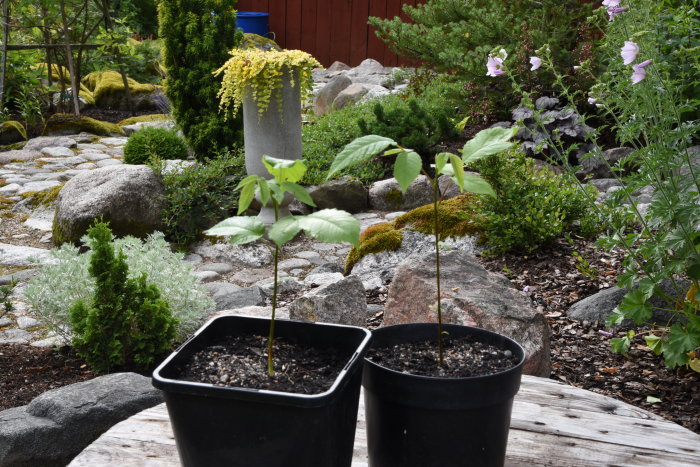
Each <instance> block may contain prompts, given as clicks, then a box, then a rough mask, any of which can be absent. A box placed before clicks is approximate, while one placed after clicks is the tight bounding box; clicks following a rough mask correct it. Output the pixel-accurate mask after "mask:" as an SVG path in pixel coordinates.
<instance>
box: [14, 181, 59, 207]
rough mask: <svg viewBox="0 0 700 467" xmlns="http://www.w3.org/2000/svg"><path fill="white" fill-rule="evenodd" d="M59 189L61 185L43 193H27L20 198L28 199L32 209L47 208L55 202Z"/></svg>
mask: <svg viewBox="0 0 700 467" xmlns="http://www.w3.org/2000/svg"><path fill="white" fill-rule="evenodd" d="M61 188H63V185H57V186H55V187H53V188H49V189H48V190H44V191H27V192H25V193H22V194H21V195H20V196H21V197H22V198H24V199H27V198H30V200H29V204H30V205H31V206H32V207H39V206H49V205H50V204H52V203H54V202H56V199H57V198H58V194H59V193H60V192H61Z"/></svg>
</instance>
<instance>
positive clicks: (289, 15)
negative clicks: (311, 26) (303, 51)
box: [284, 0, 301, 49]
mask: <svg viewBox="0 0 700 467" xmlns="http://www.w3.org/2000/svg"><path fill="white" fill-rule="evenodd" d="M285 18H286V33H285V36H284V40H285V44H286V45H285V48H287V49H299V48H300V47H301V0H287V12H286V17H285Z"/></svg>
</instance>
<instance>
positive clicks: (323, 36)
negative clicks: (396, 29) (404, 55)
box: [236, 0, 425, 66]
mask: <svg viewBox="0 0 700 467" xmlns="http://www.w3.org/2000/svg"><path fill="white" fill-rule="evenodd" d="M423 1H425V0H239V2H238V5H237V6H236V8H237V9H238V10H239V11H260V12H264V13H269V14H270V18H269V26H270V31H271V32H273V33H274V38H275V40H276V41H277V43H278V44H280V45H281V46H282V47H284V48H287V49H301V50H304V51H306V52H309V53H310V54H311V55H313V56H314V57H316V58H317V59H318V61H320V62H321V63H322V64H323V65H324V66H329V65H330V64H331V63H333V62H334V61H336V60H338V61H341V62H344V63H347V64H348V65H350V66H356V65H358V64H359V63H360V62H361V61H362V60H364V59H365V58H374V59H375V60H378V61H380V62H382V64H383V65H386V66H395V65H396V64H397V63H406V62H405V61H402V60H400V59H399V57H397V56H396V54H394V53H393V52H391V51H390V50H389V49H388V47H386V46H385V45H384V43H383V42H382V41H380V40H379V39H377V37H376V36H375V34H374V28H370V27H369V25H367V18H368V17H369V16H378V17H380V18H393V17H394V16H398V15H399V13H400V11H401V6H402V4H404V3H408V4H411V5H414V4H416V3H417V2H423Z"/></svg>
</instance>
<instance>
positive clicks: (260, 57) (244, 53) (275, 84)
mask: <svg viewBox="0 0 700 467" xmlns="http://www.w3.org/2000/svg"><path fill="white" fill-rule="evenodd" d="M229 53H230V55H231V58H229V59H228V61H227V62H226V63H224V65H223V66H222V67H221V68H219V69H218V70H216V71H215V72H214V75H215V76H219V75H220V74H222V73H223V75H224V77H223V81H222V83H221V89H220V90H219V93H218V95H217V97H219V99H220V108H221V109H224V110H227V109H229V108H230V107H231V106H233V109H232V110H233V114H234V115H235V114H236V113H237V112H238V109H240V107H241V104H242V103H243V100H244V99H245V98H246V97H248V96H252V98H253V99H254V100H255V102H256V103H257V105H258V115H259V116H262V114H263V113H264V112H265V110H267V108H268V107H269V106H270V100H271V99H272V95H273V93H274V92H275V91H276V90H277V89H280V88H282V75H283V73H284V72H285V71H287V72H290V73H289V76H290V78H291V84H292V86H295V85H296V84H295V80H297V81H298V85H299V87H300V90H301V98H302V100H304V99H305V98H306V97H308V96H309V94H310V93H311V87H312V83H313V81H312V76H311V71H312V70H313V69H314V68H319V67H321V64H320V63H319V62H318V61H317V60H316V59H315V58H314V57H312V56H311V55H309V54H308V53H306V52H303V51H301V50H260V49H233V50H231V51H230V52H229ZM285 69H286V70H285Z"/></svg>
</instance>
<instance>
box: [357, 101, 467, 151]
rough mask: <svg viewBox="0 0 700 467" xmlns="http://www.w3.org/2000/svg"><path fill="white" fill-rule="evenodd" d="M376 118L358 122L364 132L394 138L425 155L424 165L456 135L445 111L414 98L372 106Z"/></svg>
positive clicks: (363, 119) (364, 133) (361, 119)
mask: <svg viewBox="0 0 700 467" xmlns="http://www.w3.org/2000/svg"><path fill="white" fill-rule="evenodd" d="M373 111H374V118H373V119H365V118H360V119H358V121H357V124H358V126H359V127H360V132H361V133H362V134H363V135H381V136H384V137H386V138H391V139H393V140H394V141H396V142H397V143H399V144H400V145H401V146H403V147H405V148H411V149H413V150H414V151H416V152H417V153H418V154H420V156H421V157H422V158H423V163H424V165H426V164H430V163H431V162H432V157H431V156H433V155H434V154H435V153H436V152H437V147H438V144H439V143H440V142H442V141H444V140H447V139H450V138H453V137H455V136H456V133H457V132H456V130H455V128H454V125H452V124H451V123H450V121H449V120H448V118H447V115H446V112H445V111H441V110H438V111H434V112H430V113H429V112H427V111H426V110H425V109H424V107H423V106H421V105H419V104H418V102H417V101H416V100H415V99H411V100H409V101H408V102H406V101H400V104H399V105H396V106H392V107H390V108H385V106H383V105H382V103H381V102H377V103H375V104H374V107H373Z"/></svg>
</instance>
